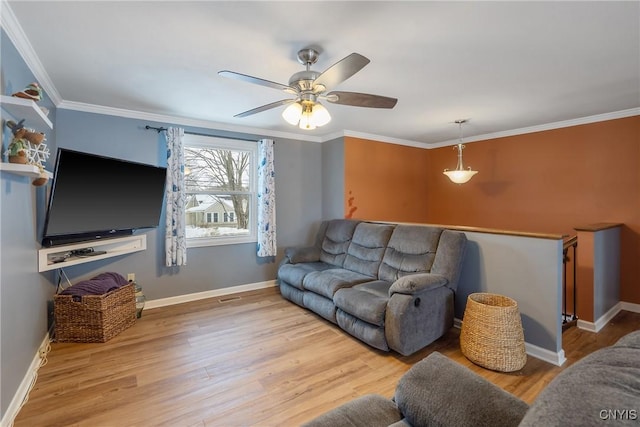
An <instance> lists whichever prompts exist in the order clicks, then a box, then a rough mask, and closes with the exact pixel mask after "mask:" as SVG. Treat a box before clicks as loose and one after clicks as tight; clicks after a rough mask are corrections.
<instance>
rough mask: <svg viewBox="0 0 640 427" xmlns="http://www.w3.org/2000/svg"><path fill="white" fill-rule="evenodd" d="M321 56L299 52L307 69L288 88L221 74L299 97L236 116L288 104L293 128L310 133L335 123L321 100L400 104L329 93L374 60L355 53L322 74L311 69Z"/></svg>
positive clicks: (225, 72)
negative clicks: (318, 127)
mask: <svg viewBox="0 0 640 427" xmlns="http://www.w3.org/2000/svg"><path fill="white" fill-rule="evenodd" d="M319 56H320V54H319V53H318V51H317V50H315V49H313V48H305V49H301V50H300V51H298V62H300V63H301V64H302V65H304V66H306V70H304V71H299V72H297V73H295V74H294V75H292V76H291V78H290V79H289V84H288V85H285V84H281V83H276V82H272V81H270V80H265V79H261V78H258V77H253V76H249V75H246V74H241V73H236V72H234V71H228V70H223V71H219V72H218V74H219V75H221V76H223V77H228V78H232V79H236V80H242V81H245V82H248V83H254V84H258V85H261V86H266V87H270V88H273V89H277V90H281V91H283V92H286V93H289V94H291V95H295V98H288V99H282V100H280V101H276V102H272V103H270V104H266V105H262V106H260V107H257V108H253V109H251V110H248V111H245V112H242V113H239V114H236V115H235V116H234V117H247V116H250V115H253V114H256V113H261V112H263V111H266V110H270V109H272V108H276V107H279V106H281V105H288V107H287V108H286V109H285V110H284V111H283V113H282V117H283V118H284V119H285V120H286V121H287V122H288V123H290V124H292V125H298V126H299V127H300V128H301V129H307V130H310V129H315V128H316V127H317V126H323V125H325V124H327V123H328V122H329V121H330V120H331V116H330V115H329V112H328V111H327V109H326V108H325V107H324V106H323V105H322V104H321V103H320V100H323V101H328V102H331V103H334V104H341V105H351V106H356V107H368V108H393V107H394V106H395V105H396V103H397V102H398V100H397V99H396V98H389V97H386V96H380V95H371V94H368V93H359V92H343V91H331V92H328V93H327V91H328V90H329V89H331V88H333V87H335V86H337V85H338V84H340V83H342V82H343V81H345V80H347V79H348V78H349V77H351V76H353V75H354V74H355V73H357V72H358V71H360V70H361V69H362V68H364V66H365V65H367V64H368V63H369V62H370V61H369V59H367V58H365V57H364V56H362V55H360V54H358V53H352V54H350V55H347V56H346V57H344V58H343V59H341V60H340V61H338V62H336V63H335V64H333V65H332V66H331V67H329V68H328V69H326V70H325V71H324V72H322V73H319V72H317V71H313V70H312V69H311V66H312V65H313V64H315V63H316V62H317V61H318V57H319Z"/></svg>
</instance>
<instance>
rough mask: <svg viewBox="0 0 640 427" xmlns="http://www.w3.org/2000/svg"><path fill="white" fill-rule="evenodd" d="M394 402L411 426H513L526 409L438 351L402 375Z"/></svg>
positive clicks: (522, 403)
mask: <svg viewBox="0 0 640 427" xmlns="http://www.w3.org/2000/svg"><path fill="white" fill-rule="evenodd" d="M574 392H575V390H574ZM395 401H396V404H397V405H398V409H400V412H402V414H403V415H404V417H405V418H406V419H407V421H408V422H409V423H410V424H411V425H413V426H452V427H465V426H469V427H482V426H487V427H495V426H497V425H499V426H504V427H508V426H517V425H518V423H519V422H520V420H522V418H523V416H524V414H525V413H526V411H527V409H528V405H527V404H526V403H525V402H523V401H522V400H520V399H518V398H517V397H515V396H513V395H511V394H509V393H507V392H506V391H504V390H502V389H501V388H499V387H497V386H495V385H494V384H492V383H491V382H489V381H487V380H485V379H484V378H482V377H481V376H479V375H476V374H474V373H473V372H472V371H471V370H470V369H469V368H466V367H464V366H462V365H460V364H459V363H456V362H454V361H452V360H449V359H448V358H447V357H446V356H443V355H442V354H440V353H438V352H434V353H431V354H430V355H429V356H427V357H426V358H425V359H423V360H421V361H420V362H418V363H416V364H415V365H414V366H413V367H411V369H409V371H407V373H406V374H404V376H403V377H402V378H401V379H400V382H399V383H398V386H397V388H396V393H395ZM541 421H544V420H541ZM537 425H538V426H545V425H549V424H548V423H547V422H540V423H539V424H537Z"/></svg>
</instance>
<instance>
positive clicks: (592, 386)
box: [304, 331, 640, 427]
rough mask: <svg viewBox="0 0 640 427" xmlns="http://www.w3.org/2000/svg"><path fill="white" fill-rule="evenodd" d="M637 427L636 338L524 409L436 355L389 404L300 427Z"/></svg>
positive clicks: (377, 402) (372, 401) (344, 409)
mask: <svg viewBox="0 0 640 427" xmlns="http://www.w3.org/2000/svg"><path fill="white" fill-rule="evenodd" d="M639 424H640V331H636V332H632V333H630V334H628V335H626V336H624V337H622V338H621V339H620V340H618V342H617V343H616V344H614V345H613V346H610V347H605V348H603V349H600V350H598V351H596V352H593V353H591V354H589V355H588V356H585V357H584V358H582V359H581V360H579V361H578V362H576V363H574V364H573V365H571V366H569V367H568V368H566V369H565V370H563V371H562V372H560V373H559V374H558V375H557V376H556V377H555V378H554V379H553V380H552V381H551V382H550V383H549V385H548V386H547V387H546V388H545V389H544V390H542V392H541V393H540V394H539V395H538V397H537V398H536V399H535V401H534V402H533V403H532V404H531V406H529V405H528V404H527V403H526V402H524V401H522V400H520V399H518V398H517V397H515V396H513V395H512V394H509V393H507V392H506V391H504V390H502V389H501V388H499V387H498V386H496V385H494V384H492V383H491V382H489V381H487V380H486V379H485V378H483V377H481V376H480V375H477V374H476V373H474V372H473V371H471V370H470V369H468V368H466V367H464V366H462V365H460V364H459V363H456V362H454V361H452V360H451V359H448V358H447V357H445V356H443V355H442V354H440V353H438V352H433V353H431V354H430V355H429V356H428V357H426V358H425V359H423V360H422V361H420V362H418V363H416V364H415V365H414V366H412V367H411V369H409V370H408V371H407V373H406V374H404V376H402V378H400V381H399V382H398V385H397V387H396V391H395V395H394V397H393V399H387V398H386V397H383V396H381V395H378V394H368V395H364V396H361V397H359V398H357V399H354V400H352V401H350V402H348V403H345V404H343V405H341V406H339V407H337V408H335V409H333V410H331V411H329V412H326V413H324V414H323V415H320V416H319V417H317V418H315V419H313V420H312V421H309V422H307V423H306V424H304V427H343V426H344V427H346V426H349V427H358V426H361V427H386V426H392V427H410V426H415V427H418V426H439V427H449V426H450V427H495V426H501V427H511V426H513V427H515V426H519V427H552V426H558V427H560V426H562V427H567V426H575V427H586V426H601V425H612V426H613V425H615V426H637V425H639Z"/></svg>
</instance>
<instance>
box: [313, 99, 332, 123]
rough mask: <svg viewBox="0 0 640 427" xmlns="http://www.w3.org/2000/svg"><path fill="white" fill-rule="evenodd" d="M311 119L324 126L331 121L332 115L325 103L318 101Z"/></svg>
mask: <svg viewBox="0 0 640 427" xmlns="http://www.w3.org/2000/svg"><path fill="white" fill-rule="evenodd" d="M311 119H312V120H313V121H314V123H315V125H316V126H324V125H326V124H327V123H329V122H330V121H331V115H330V114H329V111H328V110H327V109H326V108H325V107H324V105H322V104H320V103H319V102H317V103H316V104H315V105H314V106H313V110H312V112H311Z"/></svg>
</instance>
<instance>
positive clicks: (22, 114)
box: [0, 95, 53, 130]
mask: <svg viewBox="0 0 640 427" xmlns="http://www.w3.org/2000/svg"><path fill="white" fill-rule="evenodd" d="M0 104H2V109H3V110H5V111H6V112H7V113H9V115H11V117H12V118H13V119H14V120H15V121H16V122H18V121H20V120H22V119H25V120H24V121H25V127H29V128H31V127H33V128H37V129H38V130H41V129H42V128H43V127H46V128H49V129H53V123H51V120H49V118H48V117H47V116H46V115H45V114H44V113H43V112H42V110H41V109H40V107H38V105H37V104H36V103H35V101H32V100H30V99H24V98H16V97H15V96H7V95H0Z"/></svg>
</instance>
